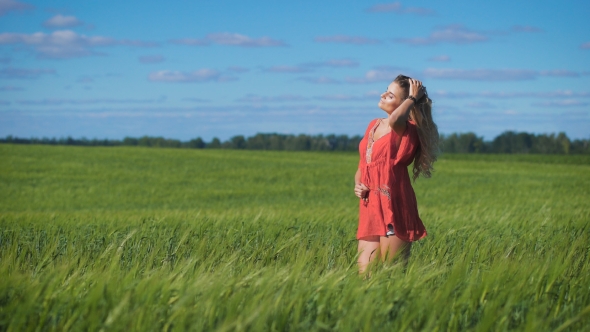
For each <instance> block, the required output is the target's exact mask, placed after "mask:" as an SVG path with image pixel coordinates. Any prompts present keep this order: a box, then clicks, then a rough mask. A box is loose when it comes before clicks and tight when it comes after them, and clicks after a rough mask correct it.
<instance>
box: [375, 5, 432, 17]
mask: <svg viewBox="0 0 590 332" xmlns="http://www.w3.org/2000/svg"><path fill="white" fill-rule="evenodd" d="M366 11H367V12H369V13H387V12H394V13H396V14H416V15H422V16H427V15H434V14H435V11H434V10H432V9H428V8H422V7H404V6H403V5H402V4H401V3H400V2H393V3H382V4H377V5H374V6H372V7H370V8H368V9H367V10H366Z"/></svg>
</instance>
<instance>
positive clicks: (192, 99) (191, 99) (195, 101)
mask: <svg viewBox="0 0 590 332" xmlns="http://www.w3.org/2000/svg"><path fill="white" fill-rule="evenodd" d="M182 100H183V101H190V102H194V103H208V102H210V100H209V99H203V98H182Z"/></svg>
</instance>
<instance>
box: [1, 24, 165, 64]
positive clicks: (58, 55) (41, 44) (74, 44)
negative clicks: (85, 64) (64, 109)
mask: <svg viewBox="0 0 590 332" xmlns="http://www.w3.org/2000/svg"><path fill="white" fill-rule="evenodd" d="M0 45H25V46H28V47H31V48H32V50H33V51H34V52H35V53H37V57H39V58H50V59H68V58H75V57H84V56H90V55H100V54H101V53H99V52H96V51H95V50H94V48H96V47H104V46H114V45H127V46H137V47H145V46H154V45H155V44H154V43H148V42H142V41H135V40H115V39H113V38H108V37H101V36H90V37H89V36H85V35H80V34H77V33H76V32H74V31H71V30H58V31H54V32H52V33H50V34H46V33H43V32H36V33H33V34H25V33H11V32H5V33H2V34H0Z"/></svg>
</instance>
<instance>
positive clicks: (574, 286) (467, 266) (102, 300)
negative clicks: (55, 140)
mask: <svg viewBox="0 0 590 332" xmlns="http://www.w3.org/2000/svg"><path fill="white" fill-rule="evenodd" d="M484 158H486V159H478V158H474V157H471V156H470V157H468V158H463V157H461V156H452V155H450V156H444V157H443V158H442V159H441V160H440V161H439V162H437V164H436V172H435V174H434V176H433V178H432V179H429V180H423V179H420V180H418V181H417V182H416V183H415V186H414V187H415V190H416V194H417V196H418V203H419V209H420V214H421V217H422V219H423V221H424V223H425V225H426V227H427V230H428V233H429V235H428V236H427V237H426V238H425V239H423V240H421V241H418V242H416V243H414V245H413V247H412V253H411V258H410V261H409V263H408V265H403V264H402V262H400V261H394V262H392V263H389V264H378V265H377V266H375V267H374V268H373V270H372V273H371V276H370V278H361V277H359V276H358V275H357V268H356V264H355V260H356V258H355V255H356V244H357V243H356V240H355V232H356V223H357V215H356V213H357V204H358V201H357V199H356V198H355V197H354V195H353V193H352V183H353V181H352V177H353V174H354V171H355V169H356V164H357V162H358V156H357V155H356V154H337V153H295V152H291V153H288V152H262V151H259V152H254V151H236V150H230V151H227V150H223V151H215V150H206V151H204V150H174V149H141V148H79V147H52V146H14V145H0V276H1V280H0V330H6V331H29V330H31V331H37V330H39V331H43V330H60V331H61V330H73V331H77V330H105V331H106V330H132V331H146V330H220V331H243V330H252V331H257V330H277V331H278V330H281V331H283V330H306V331H307V330H312V331H318V330H342V331H349V330H351V331H358V330H367V331H368V330H393V331H418V330H427V331H445V330H468V331H489V330H525V331H548V330H559V331H581V330H589V329H590V263H589V257H588V256H589V254H590V235H589V232H588V231H589V225H590V209H589V208H588V202H589V201H590V190H589V189H590V175H589V171H590V159H584V158H581V159H580V158H578V157H576V158H577V159H575V158H569V157H568V156H562V157H560V158H561V159H560V160H558V158H555V157H554V156H551V157H550V158H549V159H548V158H547V156H530V157H528V156H527V157H526V158H522V157H518V156H515V157H514V158H510V157H506V156H496V158H495V157H494V156H485V157H484ZM551 158H552V159H551ZM574 159H575V160H574Z"/></svg>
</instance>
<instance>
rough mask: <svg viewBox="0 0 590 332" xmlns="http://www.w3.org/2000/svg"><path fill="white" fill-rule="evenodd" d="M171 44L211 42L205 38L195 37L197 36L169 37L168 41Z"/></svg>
mask: <svg viewBox="0 0 590 332" xmlns="http://www.w3.org/2000/svg"><path fill="white" fill-rule="evenodd" d="M169 43H171V44H177V45H191V46H206V45H209V44H211V42H210V41H209V40H207V39H197V38H182V39H171V40H170V41H169Z"/></svg>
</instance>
